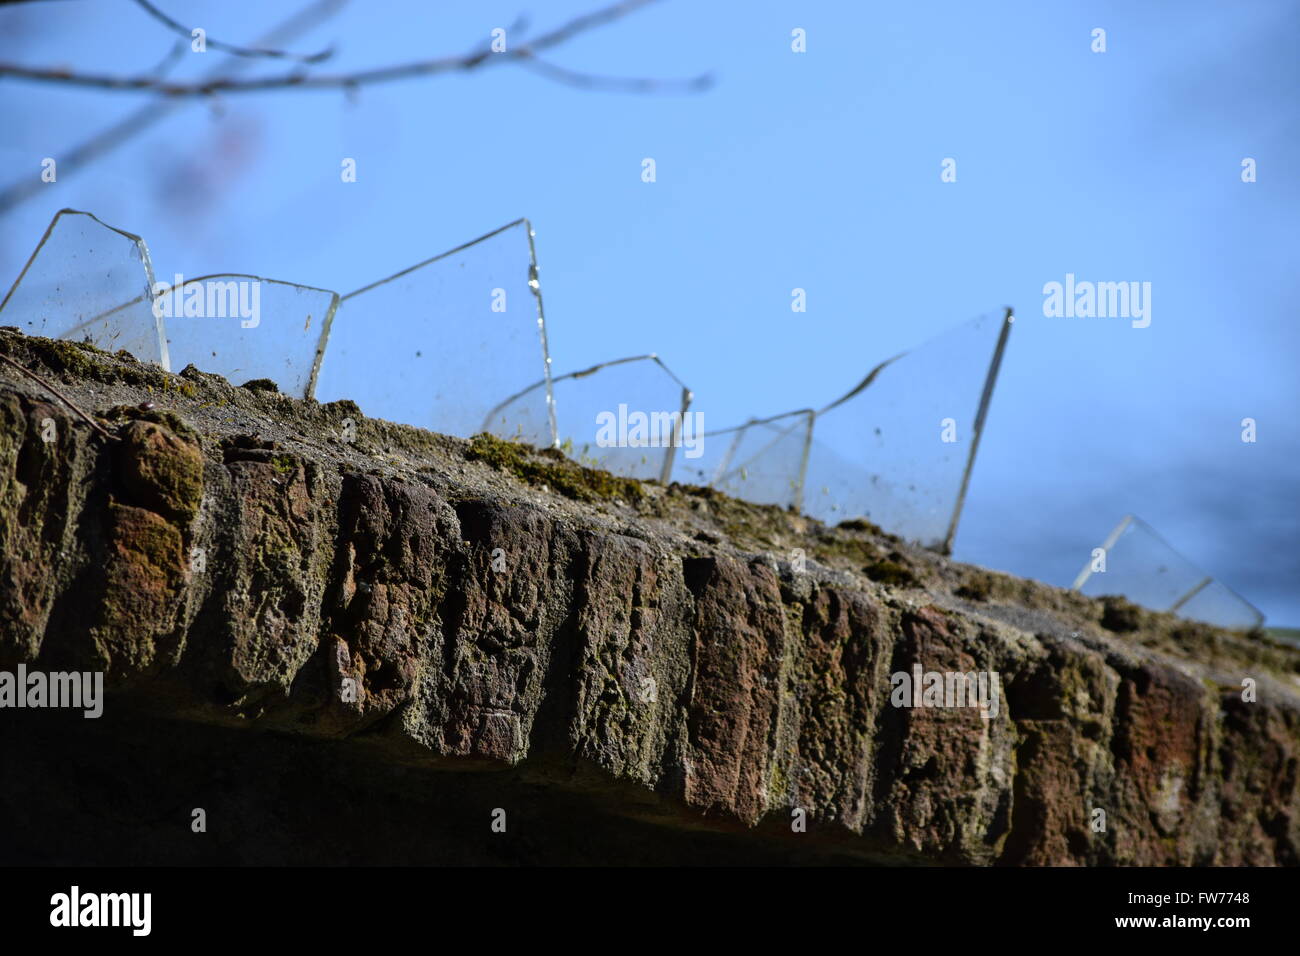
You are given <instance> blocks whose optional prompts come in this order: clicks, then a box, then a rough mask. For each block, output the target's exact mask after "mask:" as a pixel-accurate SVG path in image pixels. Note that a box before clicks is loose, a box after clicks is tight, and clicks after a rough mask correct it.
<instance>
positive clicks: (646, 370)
mask: <svg viewBox="0 0 1300 956" xmlns="http://www.w3.org/2000/svg"><path fill="white" fill-rule="evenodd" d="M543 384H544V383H542V382H537V383H536V384H534V385H533V386H532V387H531V388H529V389H527V390H525V391H524V392H522V393H520V394H519V395H516V396H514V397H513V398H512V399H511V400H510V401H509V402H506V403H504V404H502V405H501V406H500V407H499V408H498V409H496V411H495V414H496V415H497V416H499V417H500V419H501V421H502V422H514V421H519V420H522V418H523V417H524V412H521V411H520V410H519V408H518V406H520V405H522V406H523V407H524V408H525V409H527V408H529V407H536V400H535V399H534V398H533V395H534V394H535V393H537V392H539V391H540V390H541V388H542V386H543ZM551 385H552V388H553V390H554V397H555V418H556V423H557V429H558V434H559V437H560V445H559V447H560V448H561V449H562V450H563V451H564V453H565V454H567V455H568V456H569V457H570V458H572V459H573V460H574V461H577V462H578V463H579V464H582V465H586V466H587V467H588V468H600V469H602V470H604V471H608V472H610V473H612V474H615V475H620V476H622V477H625V478H641V479H646V480H667V477H668V476H669V475H670V474H671V471H672V467H673V460H674V457H675V456H677V455H687V454H693V453H694V452H695V450H696V449H698V448H701V447H703V445H704V442H703V439H704V434H703V424H702V419H703V416H702V414H701V413H698V412H690V411H689V408H690V404H691V398H692V395H691V390H690V389H688V388H687V387H686V386H685V385H683V384H682V382H681V379H679V378H678V377H677V376H676V375H674V374H673V373H672V372H671V371H670V370H669V368H668V366H666V365H664V363H663V362H661V361H660V360H659V358H658V357H657V356H655V355H638V356H634V357H632V358H625V359H616V360H614V361H612V362H603V363H601V364H600V365H593V366H592V367H591V368H588V369H583V370H582V371H579V372H569V373H568V374H566V375H560V376H557V377H555V378H554V379H552V382H551ZM642 422H644V428H642V427H641V423H642ZM674 443H677V444H674Z"/></svg>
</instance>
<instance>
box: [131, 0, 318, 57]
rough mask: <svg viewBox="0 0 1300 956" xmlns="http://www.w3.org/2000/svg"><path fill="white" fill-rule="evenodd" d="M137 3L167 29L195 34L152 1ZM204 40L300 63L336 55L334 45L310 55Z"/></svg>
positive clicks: (234, 51)
mask: <svg viewBox="0 0 1300 956" xmlns="http://www.w3.org/2000/svg"><path fill="white" fill-rule="evenodd" d="M135 4H136V6H138V7H140V9H142V10H144V11H145V13H147V14H149V16H151V17H153V18H154V19H155V20H157V21H158V22H159V23H161V24H162V25H163V26H165V27H166V28H167V29H169V30H172V31H173V32H175V33H179V34H180V35H181V36H183V37H186V38H187V39H188V38H189V37H191V36H193V32H192V31H191V29H190V28H189V27H187V26H185V25H184V24H182V23H178V22H177V21H176V20H173V19H172V18H171V17H169V16H168V15H167V14H166V13H164V12H163V11H161V10H159V9H158V8H157V7H155V6H154V5H153V4H152V3H150V2H149V0H135ZM204 42H205V43H206V44H207V45H208V46H210V47H212V49H214V50H220V51H222V52H223V53H232V54H234V55H235V56H247V57H267V58H270V59H277V60H296V61H297V62H299V63H320V62H321V61H322V60H328V59H329V58H330V57H331V56H333V55H334V48H333V47H330V48H329V49H326V50H322V51H321V52H319V53H312V54H310V55H307V54H302V53H286V52H285V51H284V50H269V49H265V48H258V47H246V46H237V45H236V44H234V43H225V42H223V41H221V40H214V39H213V38H212V37H207V38H206V40H204Z"/></svg>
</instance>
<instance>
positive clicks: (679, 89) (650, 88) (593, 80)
mask: <svg viewBox="0 0 1300 956" xmlns="http://www.w3.org/2000/svg"><path fill="white" fill-rule="evenodd" d="M518 59H519V61H520V63H521V64H522V65H523V66H525V67H527V68H528V69H530V70H532V71H533V72H534V73H536V74H538V75H539V76H544V77H546V78H547V79H549V80H554V81H555V82H557V83H565V84H567V85H569V86H576V87H579V88H580V89H584V90H612V91H614V92H618V93H699V92H703V91H704V90H707V89H708V88H709V87H711V86H712V85H713V75H712V74H711V73H701V74H700V75H699V76H692V77H687V78H686V79H678V80H656V79H650V78H647V77H624V76H595V75H593V74H591V73H579V72H577V71H575V70H570V69H567V68H565V67H562V66H557V65H555V64H554V63H550V62H548V61H546V60H542V59H539V58H538V57H535V56H532V55H531V54H529V53H527V52H526V51H525V52H521V53H519V54H518Z"/></svg>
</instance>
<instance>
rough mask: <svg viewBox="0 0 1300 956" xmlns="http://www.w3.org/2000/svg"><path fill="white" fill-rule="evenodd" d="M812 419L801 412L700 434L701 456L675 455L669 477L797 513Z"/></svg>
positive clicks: (804, 412) (804, 410) (807, 411)
mask: <svg viewBox="0 0 1300 956" xmlns="http://www.w3.org/2000/svg"><path fill="white" fill-rule="evenodd" d="M813 419H814V413H813V411H812V410H811V409H801V410H800V411H797V412H789V413H787V414H785V415H776V416H773V417H772V418H766V419H760V420H755V421H750V422H746V423H745V424H744V425H740V426H738V427H735V428H728V429H722V430H719V431H713V432H706V433H705V436H704V442H703V454H701V455H700V456H699V457H698V458H695V459H690V458H687V457H686V456H684V455H679V456H678V458H677V460H676V462H675V463H674V468H673V478H674V480H676V481H679V482H682V483H684V484H692V485H707V486H709V487H711V488H716V489H718V490H719V491H722V492H725V493H727V494H729V495H731V496H733V497H736V498H744V499H745V500H746V501H753V502H755V503H757V504H770V505H778V506H780V507H782V508H793V509H795V510H798V509H799V508H800V507H801V505H802V498H803V495H802V490H803V479H804V468H805V466H806V465H807V461H808V452H809V448H810V444H811V440H812V430H813Z"/></svg>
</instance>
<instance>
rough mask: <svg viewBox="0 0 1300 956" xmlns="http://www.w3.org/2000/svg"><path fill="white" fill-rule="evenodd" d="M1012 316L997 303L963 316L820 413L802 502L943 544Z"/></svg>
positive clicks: (833, 516)
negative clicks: (996, 306)
mask: <svg viewBox="0 0 1300 956" xmlns="http://www.w3.org/2000/svg"><path fill="white" fill-rule="evenodd" d="M1011 321H1012V319H1011V313H1010V310H1009V309H1003V310H999V311H997V312H991V313H988V314H985V315H982V316H979V317H978V318H975V319H973V320H971V321H969V322H966V323H964V324H963V325H960V326H958V327H957V328H955V329H953V330H951V331H949V332H947V333H945V334H943V335H941V336H939V337H937V338H935V339H932V340H931V341H930V342H928V343H926V344H925V345H922V346H921V347H919V348H917V349H915V350H913V351H911V352H906V353H904V354H903V355H900V356H896V357H895V358H893V359H890V360H888V361H886V362H882V363H881V364H880V365H878V366H876V368H874V369H872V371H871V373H870V374H869V375H868V376H867V377H866V378H865V379H863V381H862V382H861V383H859V384H858V385H857V386H856V387H855V388H854V389H853V390H852V391H850V392H849V393H848V394H847V395H845V396H844V397H842V398H840V399H838V400H837V401H835V402H832V403H831V404H830V405H828V406H827V407H826V408H824V409H822V410H821V411H819V412H818V413H817V417H816V421H815V422H814V425H813V438H814V441H813V443H812V447H811V450H810V452H809V456H808V466H807V472H806V479H805V485H804V494H803V508H804V510H805V511H806V512H807V513H808V514H811V515H813V516H814V517H817V518H820V519H822V520H824V521H827V522H839V521H843V520H845V519H848V518H859V517H865V518H867V519H868V520H870V521H872V522H873V523H875V524H877V525H879V526H880V527H881V528H883V529H884V530H886V531H889V532H891V533H893V534H897V535H899V536H901V537H904V538H909V539H911V540H913V541H917V542H919V543H921V544H922V545H924V546H926V547H929V548H935V549H938V550H941V551H944V552H945V553H947V552H950V551H951V549H952V539H953V536H954V535H955V533H956V526H957V518H958V516H959V515H960V513H961V506H962V501H963V499H964V498H965V494H966V484H967V482H968V480H969V475H970V468H971V466H972V465H973V463H974V459H975V450H976V448H977V447H978V444H979V434H980V431H981V430H982V428H983V424H984V417H985V415H986V413H987V411H988V404H989V399H990V397H991V395H992V391H993V386H994V383H995V382H996V380H997V373H998V368H999V366H1000V364H1001V360H1002V353H1003V351H1004V349H1005V347H1006V341H1007V336H1008V333H1009V330H1010V325H1011Z"/></svg>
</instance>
